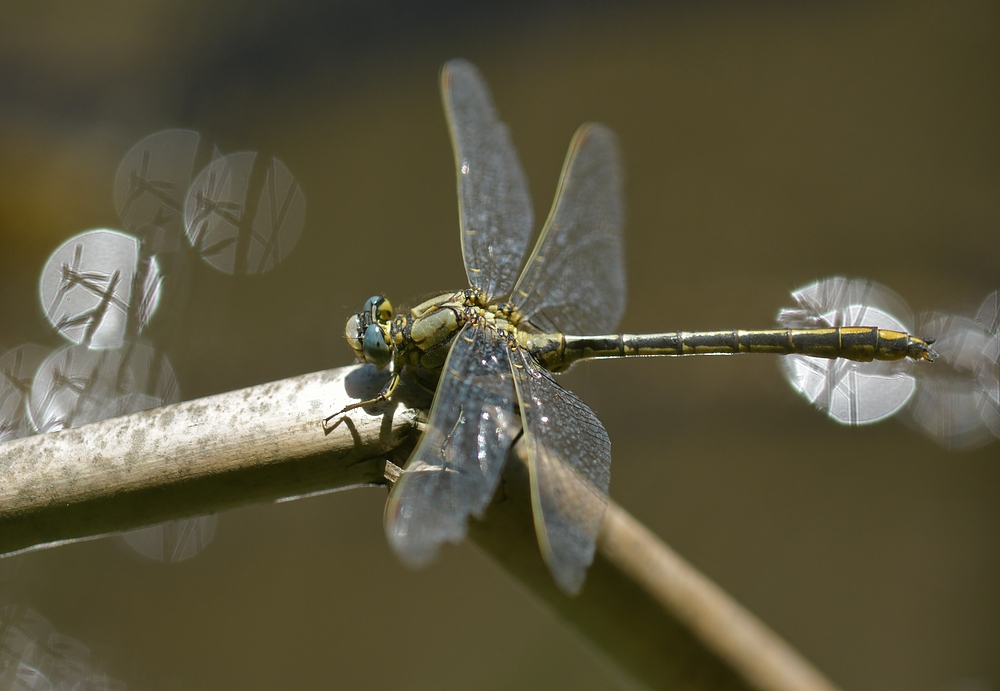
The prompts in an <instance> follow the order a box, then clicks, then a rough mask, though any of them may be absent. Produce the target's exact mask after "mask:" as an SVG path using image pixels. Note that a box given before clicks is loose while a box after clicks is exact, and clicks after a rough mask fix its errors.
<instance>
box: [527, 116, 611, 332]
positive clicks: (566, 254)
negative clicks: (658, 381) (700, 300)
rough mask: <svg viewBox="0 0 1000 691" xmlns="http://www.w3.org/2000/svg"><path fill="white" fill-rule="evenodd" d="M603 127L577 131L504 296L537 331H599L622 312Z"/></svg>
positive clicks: (608, 141)
mask: <svg viewBox="0 0 1000 691" xmlns="http://www.w3.org/2000/svg"><path fill="white" fill-rule="evenodd" d="M620 158H621V157H620V155H619V150H618V139H617V137H616V136H615V134H614V132H612V131H611V130H610V129H608V128H607V127H605V126H603V125H596V124H586V125H583V126H582V127H580V129H578V130H577V132H576V135H574V137H573V141H572V143H571V144H570V147H569V152H568V153H567V154H566V162H565V163H564V164H563V170H562V175H561V176H560V179H559V188H558V190H557V191H556V198H555V201H554V202H553V204H552V211H550V212H549V218H548V220H547V221H546V222H545V227H544V228H543V229H542V234H541V236H540V237H539V239H538V243H537V244H536V245H535V249H534V251H533V252H532V253H531V257H530V258H529V259H528V263H527V265H526V266H525V269H524V273H523V274H522V275H521V278H520V279H519V280H518V282H517V286H516V287H515V288H514V293H513V295H512V297H511V299H512V301H513V302H514V304H516V305H517V306H518V307H519V308H520V309H521V313H522V315H524V317H525V318H527V319H528V320H529V321H530V322H531V323H532V324H534V325H535V326H536V327H538V328H539V329H541V330H542V331H549V332H557V331H561V332H567V333H577V334H587V333H607V332H609V331H613V330H614V329H615V328H616V327H617V326H618V321H619V320H620V319H621V315H622V312H623V311H624V310H625V259H624V252H623V248H622V229H623V227H624V225H625V205H624V203H623V202H622V180H623V174H622V167H621V160H620Z"/></svg>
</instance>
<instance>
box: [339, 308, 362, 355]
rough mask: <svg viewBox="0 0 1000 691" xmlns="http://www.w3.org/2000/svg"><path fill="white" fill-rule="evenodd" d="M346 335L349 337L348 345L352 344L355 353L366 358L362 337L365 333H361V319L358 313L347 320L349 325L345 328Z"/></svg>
mask: <svg viewBox="0 0 1000 691" xmlns="http://www.w3.org/2000/svg"><path fill="white" fill-rule="evenodd" d="M344 336H346V337H347V345H349V346H351V350H353V351H354V354H355V355H357V356H358V357H359V358H361V359H362V360H364V358H365V356H364V352H363V351H362V347H361V339H362V338H364V334H362V333H361V321H360V320H359V319H358V315H357V314H355V315H353V316H352V317H351V318H350V319H348V320H347V326H346V327H345V328H344Z"/></svg>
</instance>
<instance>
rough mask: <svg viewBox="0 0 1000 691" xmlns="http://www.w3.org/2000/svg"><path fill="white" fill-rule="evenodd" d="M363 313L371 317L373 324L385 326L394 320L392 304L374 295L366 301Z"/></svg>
mask: <svg viewBox="0 0 1000 691" xmlns="http://www.w3.org/2000/svg"><path fill="white" fill-rule="evenodd" d="M362 313H363V314H367V315H369V316H370V317H371V320H372V321H373V322H377V323H379V324H384V323H385V322H387V321H389V320H391V319H392V304H391V303H390V302H389V301H388V300H386V299H385V298H384V297H382V296H381V295H372V296H371V297H370V298H368V299H367V300H365V307H364V309H363V310H362Z"/></svg>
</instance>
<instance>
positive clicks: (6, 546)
mask: <svg viewBox="0 0 1000 691" xmlns="http://www.w3.org/2000/svg"><path fill="white" fill-rule="evenodd" d="M384 379H385V374H384V373H377V372H375V371H374V370H373V369H372V368H366V367H350V368H344V369H340V370H331V371H328V372H318V373H314V374H308V375H303V376H300V377H295V378H293V379H287V380H284V381H279V382H273V383H270V384H265V385H262V386H256V387H252V388H249V389H244V390H242V391H234V392H230V393H226V394H221V395H218V396H212V397H209V398H203V399H199V400H195V401H187V402H185V403H180V404H176V405H172V406H167V407H164V408H158V409H156V410H151V411H145V412H142V413H138V414H135V415H130V416H127V417H122V418H116V419H112V420H105V421H103V422H100V423H95V424H92V425H88V426H86V427H80V428H78V429H73V430H66V431H63V432H57V433H51V434H46V435H41V436H37V437H29V438H27V439H21V440H17V441H14V442H8V443H7V444H4V445H2V446H0V554H9V553H14V552H18V551H22V550H25V549H31V548H34V547H37V546H41V545H46V544H58V543H61V542H65V541H68V540H74V539H85V538H88V537H92V536H96V535H103V534H107V533H111V532H118V531H124V530H129V529H133V528H137V527H141V526H144V525H150V524H154V523H158V522H162V521H166V520H172V519H177V518H184V517H189V516H195V515H200V514H206V513H213V512H216V511H220V510H223V509H227V508H231V507H235V506H240V505H245V504H250V503H255V502H261V501H273V500H277V499H281V498H285V497H290V496H298V495H304V494H310V493H313V492H318V491H324V490H330V489H335V488H344V487H350V486H353V485H367V484H385V483H386V476H387V475H388V476H389V477H390V478H391V477H392V473H391V470H392V469H393V467H394V464H395V465H400V464H402V463H403V461H405V459H406V456H407V455H408V453H409V451H410V449H412V447H413V444H414V443H415V441H416V439H417V436H418V431H419V429H420V425H421V420H422V419H423V413H422V412H421V408H420V407H411V404H412V405H415V406H426V404H427V398H426V396H425V395H424V394H423V392H420V391H417V392H414V391H413V390H412V389H415V388H416V387H410V388H409V389H408V388H407V386H406V385H405V384H404V385H403V387H401V389H400V390H399V391H398V392H397V394H396V395H395V396H394V397H393V400H392V401H391V402H389V403H386V404H383V405H379V406H372V407H371V408H370V409H368V410H355V411H352V412H351V414H350V416H349V417H348V418H346V419H344V420H343V421H341V422H340V423H339V424H336V425H334V426H333V427H332V429H324V427H323V425H322V424H321V420H322V419H323V418H324V417H326V416H327V415H329V414H330V413H332V412H335V411H336V410H338V409H340V408H341V407H343V406H344V405H346V404H348V403H350V402H352V401H355V400H357V399H359V398H369V397H371V396H372V395H374V394H375V393H376V392H377V391H378V389H379V387H380V386H381V384H382V383H383V382H384ZM386 461H390V463H389V464H387V463H386ZM469 536H470V538H471V539H472V540H473V541H474V542H475V543H476V544H477V545H478V546H479V547H480V548H481V549H483V550H484V551H486V552H487V553H489V554H490V555H491V556H492V557H493V558H494V559H495V560H496V561H497V562H498V563H499V564H500V565H501V566H502V567H503V568H504V569H506V570H507V571H508V572H509V573H510V574H512V575H513V576H515V577H516V578H517V579H518V580H519V581H520V582H521V583H522V584H523V585H524V586H525V587H526V588H527V589H528V590H530V591H531V592H532V593H533V594H534V595H535V596H536V597H538V598H540V599H541V600H542V601H543V602H545V603H546V604H547V605H548V606H549V607H551V608H552V609H554V610H555V611H556V612H558V613H559V614H560V616H562V617H563V618H564V619H565V620H566V621H567V622H568V623H569V624H570V625H571V626H573V627H575V628H576V629H577V630H578V631H579V632H580V633H581V634H583V635H584V636H585V637H586V638H588V639H589V640H590V641H591V642H592V643H593V644H595V645H596V646H597V647H598V648H599V649H600V650H602V651H603V652H604V654H605V655H606V656H607V657H608V658H609V659H610V660H611V661H612V662H613V663H614V664H616V665H617V666H618V667H619V668H621V669H622V670H623V671H625V672H626V673H627V674H628V675H629V676H631V677H632V678H633V679H635V680H638V681H640V682H641V683H643V684H645V685H646V686H649V687H650V688H672V689H691V690H693V689H706V690H707V689H713V690H719V689H732V690H749V689H755V690H757V691H791V690H792V689H796V690H798V691H835V687H834V686H833V685H832V684H831V683H830V682H829V681H827V680H826V679H825V678H824V677H822V675H820V674H819V673H818V672H817V671H816V670H814V669H813V668H812V667H811V666H810V665H809V663H808V662H806V661H805V660H803V659H802V658H801V657H800V656H799V655H798V654H797V653H796V652H795V651H794V650H793V649H792V648H791V647H789V646H788V645H787V644H786V643H784V642H783V641H782V640H781V639H780V638H779V637H778V636H777V635H776V634H774V633H773V632H771V631H770V630H769V629H767V628H766V627H765V626H764V625H763V624H762V623H761V622H759V621H758V620H757V619H756V618H755V617H753V615H751V614H750V613H749V612H747V611H746V610H745V609H743V608H742V607H741V606H740V605H739V604H737V603H736V602H734V601H733V600H732V599H731V598H729V597H728V596H727V595H726V594H725V593H724V592H723V591H722V590H721V589H720V588H718V586H716V585H715V584H713V583H712V582H711V581H709V580H708V579H707V578H705V577H704V576H703V575H702V574H700V573H698V572H697V571H696V570H695V569H694V568H693V567H692V566H691V565H690V564H688V563H687V562H685V561H684V560H683V559H682V558H681V557H679V556H678V555H677V554H675V553H674V552H673V551H672V550H670V548H669V547H667V546H666V545H665V544H663V543H662V542H661V541H660V540H659V539H658V538H656V536H654V535H653V534H652V533H650V532H649V531H648V530H647V529H646V528H644V527H643V526H642V525H641V524H639V523H638V522H637V521H636V520H635V519H634V518H632V517H631V516H629V515H628V514H627V513H626V512H625V511H624V510H623V509H622V508H621V507H619V506H617V505H616V504H614V503H613V502H612V503H611V504H610V505H609V508H608V513H607V516H606V518H605V521H604V525H603V528H602V533H601V537H600V541H599V544H598V554H597V557H596V559H595V562H594V565H593V566H592V567H591V569H590V572H589V573H588V576H587V582H586V584H585V586H584V591H583V593H582V594H581V595H580V596H579V597H575V598H570V597H567V596H566V595H564V594H563V593H562V592H561V591H559V590H558V588H556V586H555V584H554V582H553V580H552V578H551V576H550V575H549V573H548V571H547V569H546V567H545V565H544V563H543V562H542V559H541V556H540V554H539V550H538V546H537V542H536V538H535V531H534V526H533V523H532V518H531V502H530V493H529V490H528V478H527V471H526V466H525V465H524V462H523V459H522V458H520V456H519V449H517V448H515V452H514V453H512V454H511V459H510V462H509V463H508V467H507V469H506V471H505V473H504V482H503V488H502V491H501V492H500V493H498V499H497V500H495V501H494V503H493V504H492V505H491V507H490V508H489V510H488V512H487V515H486V518H485V520H484V521H482V522H479V521H473V522H472V525H471V526H470V533H469Z"/></svg>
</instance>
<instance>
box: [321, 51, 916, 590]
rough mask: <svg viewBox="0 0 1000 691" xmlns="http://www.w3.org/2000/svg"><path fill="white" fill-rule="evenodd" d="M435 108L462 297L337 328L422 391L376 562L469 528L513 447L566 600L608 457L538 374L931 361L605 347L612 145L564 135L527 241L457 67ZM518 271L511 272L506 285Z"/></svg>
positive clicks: (611, 301)
mask: <svg viewBox="0 0 1000 691" xmlns="http://www.w3.org/2000/svg"><path fill="white" fill-rule="evenodd" d="M441 91H442V98H443V101H444V108H445V113H446V118H447V121H448V128H449V131H450V134H451V141H452V146H453V149H454V154H455V166H456V171H457V183H458V201H459V221H460V227H461V235H460V237H461V244H462V255H463V259H464V263H465V270H466V275H467V277H468V280H469V284H470V285H469V287H468V288H466V289H463V290H459V291H454V292H449V293H443V294H440V295H438V296H436V297H433V298H431V299H429V300H426V301H425V302H422V303H421V304H419V305H417V306H415V307H413V308H411V309H409V310H403V311H402V312H400V313H399V314H396V313H395V312H394V310H393V307H392V304H391V303H390V302H389V300H388V299H386V298H385V297H384V296H381V295H376V296H373V297H371V298H369V299H368V300H367V301H366V303H365V304H364V307H363V308H362V310H361V311H360V312H358V313H357V314H354V315H353V316H351V317H350V318H349V319H348V322H347V326H346V329H345V335H346V337H347V341H348V344H349V345H350V347H351V349H352V350H353V351H354V353H355V354H356V355H357V357H358V359H359V360H360V361H361V362H364V363H369V364H371V365H374V366H375V367H377V368H379V369H383V368H386V367H388V368H389V372H390V376H389V379H388V380H387V382H386V384H385V386H384V387H383V388H382V390H381V391H380V392H379V393H378V395H377V396H375V397H374V398H372V399H369V400H365V401H359V402H356V403H352V404H351V405H349V406H347V407H345V408H344V409H342V410H340V411H338V412H337V413H334V414H333V415H331V416H329V417H327V418H326V419H325V420H324V421H323V424H324V425H326V424H328V423H329V422H330V420H332V419H334V418H337V417H340V416H342V415H343V414H344V413H346V412H348V411H350V410H353V409H356V408H361V407H364V406H368V405H371V404H374V403H377V402H380V401H385V400H387V399H388V398H390V397H391V396H392V395H393V393H394V392H395V391H396V389H397V386H398V385H399V382H400V377H401V376H402V373H403V372H404V371H411V372H413V373H414V374H417V375H420V374H426V373H431V374H432V375H433V374H436V375H437V377H438V381H437V388H436V392H435V395H434V398H433V400H432V403H431V408H430V413H429V417H428V422H427V425H426V429H425V431H424V433H423V436H422V437H421V439H420V440H419V442H418V443H417V446H416V448H415V449H414V452H413V454H412V455H411V457H410V459H409V460H408V462H407V464H406V466H405V468H404V469H403V472H402V473H401V474H400V476H399V478H398V479H397V480H396V482H395V483H394V484H393V487H392V489H391V491H390V495H389V500H388V504H387V506H386V513H385V529H386V534H387V537H388V540H389V543H390V545H391V546H392V548H393V549H394V551H395V552H396V553H397V554H398V555H399V556H400V557H401V558H402V560H403V561H404V562H406V563H408V564H410V565H413V566H422V565H424V564H427V563H428V562H430V561H431V560H432V559H433V557H434V556H435V555H436V553H437V552H438V550H439V548H440V547H441V546H442V545H443V544H444V543H445V542H456V543H457V542H459V541H461V540H462V538H463V537H464V536H465V534H466V531H467V526H468V521H469V519H470V517H476V518H482V517H483V516H484V513H485V511H486V508H487V506H488V505H489V503H490V501H491V500H492V498H493V496H494V494H495V492H496V490H497V487H498V485H499V482H500V477H501V471H502V469H503V466H504V463H505V459H506V457H507V454H508V451H509V450H510V448H511V445H512V444H513V443H514V442H515V441H516V440H517V439H518V438H522V439H523V443H524V445H525V449H526V457H527V463H528V471H529V477H530V488H531V501H532V509H533V514H534V525H535V531H536V534H537V539H538V543H539V547H540V550H541V553H542V556H543V558H544V560H545V562H546V564H547V565H548V568H549V570H550V572H551V574H552V576H553V577H554V579H555V581H556V583H557V584H558V586H559V587H560V588H561V589H562V590H563V591H564V592H566V593H567V594H570V595H573V594H576V593H579V592H580V590H581V589H582V586H583V582H584V578H585V575H586V571H587V568H588V567H589V566H590V564H591V562H592V561H593V558H594V553H595V550H596V543H597V535H598V532H599V530H600V526H601V522H602V520H603V517H604V513H605V508H606V506H607V502H608V487H609V484H610V479H611V443H610V440H609V438H608V433H607V431H606V430H605V428H604V426H603V425H602V424H601V422H600V420H598V418H597V416H596V415H595V414H594V412H593V411H592V410H591V409H590V408H589V407H588V406H587V405H586V404H585V403H584V402H583V401H582V400H581V399H580V398H578V397H577V396H576V395H574V394H573V393H572V392H570V391H568V390H566V389H564V388H562V387H561V386H560V385H559V384H558V383H557V382H556V381H555V379H554V377H553V374H554V373H558V372H561V371H563V370H565V369H567V368H568V367H569V366H570V365H571V364H573V363H574V362H577V361H582V360H591V359H598V358H618V357H641V356H649V355H660V356H683V355H707V354H735V353H777V354H801V355H808V356H813V357H819V358H846V359H849V360H855V361H860V362H870V361H872V360H885V361H892V360H902V359H905V358H909V359H911V360H932V359H933V358H934V352H933V351H932V350H931V348H930V344H929V343H928V342H926V341H924V340H921V339H919V338H916V337H913V336H910V335H909V334H907V333H905V332H901V331H896V330H891V329H881V328H879V327H878V326H838V327H833V328H827V327H822V328H819V327H816V328H782V329H774V330H764V331H744V330H727V331H709V332H670V333H656V334H615V333H613V331H614V329H615V328H616V327H617V324H618V322H619V319H620V318H621V316H622V313H623V312H624V309H625V265H624V252H623V241H622V236H623V229H624V219H625V214H624V204H623V200H622V182H623V174H622V165H621V156H620V153H619V146H618V141H617V138H616V136H615V134H614V133H613V132H612V131H611V130H610V129H609V128H608V127H606V126H604V125H601V124H593V123H590V124H584V125H583V126H581V127H580V128H579V129H578V130H577V132H576V134H575V135H574V137H573V139H572V142H571V144H570V147H569V152H568V154H567V156H566V160H565V163H564V165H563V169H562V173H561V175H560V179H559V184H558V188H557V191H556V195H555V201H554V202H553V205H552V208H551V211H550V213H549V216H548V219H547V220H546V222H545V224H544V226H543V228H542V230H541V234H540V235H539V238H538V240H537V242H536V243H535V245H534V248H533V249H532V251H531V253H530V255H528V257H527V259H526V260H525V255H526V254H527V250H528V245H529V240H530V238H531V235H532V232H533V213H532V205H531V199H530V196H529V193H528V186H527V181H526V178H525V174H524V171H523V170H522V167H521V163H520V161H519V159H518V155H517V152H516V150H515V148H514V145H513V143H512V141H511V137H510V133H509V130H508V128H507V126H506V125H505V124H504V123H503V122H501V120H500V119H499V116H498V114H497V110H496V108H495V106H494V103H493V100H492V97H491V95H490V92H489V88H488V87H487V85H486V82H485V80H484V79H483V77H482V76H481V74H480V73H479V71H478V70H477V69H476V67H475V66H474V65H472V64H471V63H469V62H467V61H465V60H453V61H451V62H448V63H447V64H446V65H445V66H444V67H443V69H442V72H441ZM522 265H523V266H524V268H523V270H520V269H521V267H522Z"/></svg>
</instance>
